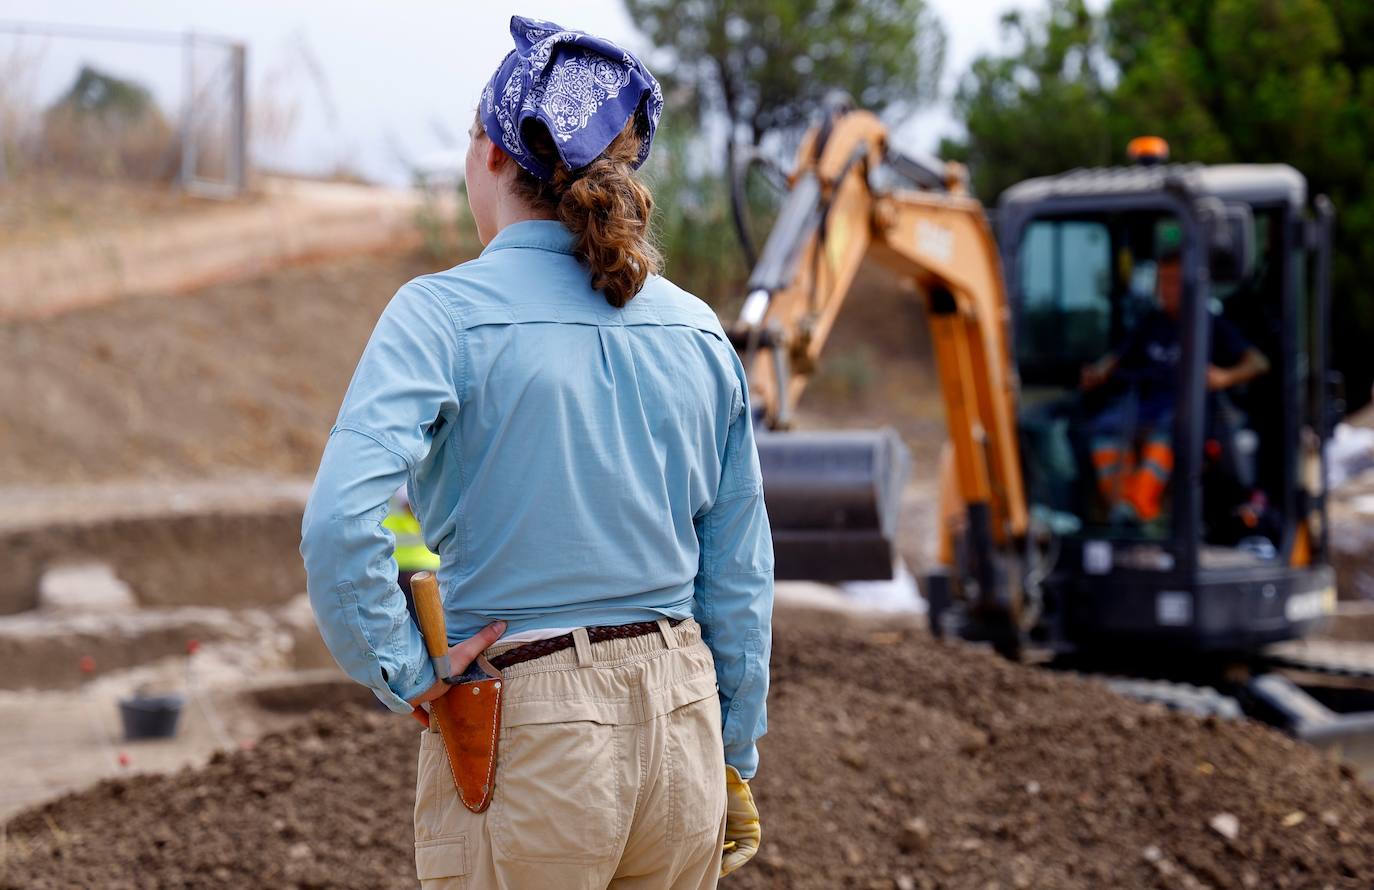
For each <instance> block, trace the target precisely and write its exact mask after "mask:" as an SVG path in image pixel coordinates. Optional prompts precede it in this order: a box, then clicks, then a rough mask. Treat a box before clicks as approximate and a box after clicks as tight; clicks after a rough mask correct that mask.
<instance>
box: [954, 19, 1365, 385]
mask: <svg viewBox="0 0 1374 890" xmlns="http://www.w3.org/2000/svg"><path fill="white" fill-rule="evenodd" d="M1010 22H1011V25H1010V27H1011V28H1012V36H1013V40H1012V42H1011V45H1010V47H1009V49H1008V50H1007V51H1006V52H1003V53H999V54H994V55H991V56H985V57H982V58H980V59H978V60H977V61H975V62H974V64H973V67H972V69H971V70H970V71H969V73H968V74H966V75H965V77H964V78H963V82H962V84H961V86H960V89H959V93H958V96H957V100H956V107H957V111H958V114H959V116H960V117H961V119H962V120H963V122H964V125H965V129H966V133H965V136H964V137H963V138H962V139H960V140H956V141H951V142H949V143H948V144H947V148H948V149H949V150H950V151H951V152H952V153H954V154H956V155H957V156H961V157H965V158H967V159H968V161H969V163H970V165H971V167H972V168H973V175H974V183H975V186H976V187H977V188H978V191H979V194H980V195H981V197H983V199H984V200H985V201H989V202H991V201H994V200H995V199H996V198H997V195H998V194H999V193H1000V192H1001V190H1002V189H1004V188H1005V187H1006V186H1008V185H1010V184H1011V183H1013V182H1016V181H1018V180H1020V179H1024V178H1026V177H1028V176H1036V175H1043V174H1048V173H1056V172H1060V171H1062V170H1065V169H1068V168H1070V167H1074V166H1082V165H1100V164H1105V163H1119V162H1122V161H1124V160H1125V159H1124V157H1123V150H1124V147H1125V144H1126V140H1127V138H1128V137H1129V136H1130V135H1133V134H1140V133H1153V134H1157V135H1160V136H1163V137H1164V138H1165V139H1167V140H1168V141H1169V143H1170V145H1171V147H1172V149H1173V156H1174V158H1175V159H1176V160H1189V161H1202V162H1206V163H1225V162H1239V163H1267V162H1283V163H1288V164H1292V165H1293V166H1294V167H1296V168H1297V169H1299V170H1300V171H1302V172H1303V173H1304V174H1305V175H1306V176H1307V179H1308V183H1309V188H1310V190H1311V191H1312V193H1314V194H1315V193H1319V192H1320V193H1325V194H1327V195H1329V196H1330V197H1331V198H1332V200H1333V201H1334V202H1335V204H1336V208H1337V243H1336V257H1335V263H1334V270H1333V272H1334V284H1333V290H1334V293H1335V299H1334V304H1335V305H1334V319H1333V326H1332V329H1333V331H1334V332H1335V341H1334V346H1335V359H1336V362H1337V364H1338V366H1340V367H1341V368H1342V369H1343V370H1344V371H1345V372H1346V376H1347V378H1348V379H1349V381H1350V382H1351V396H1352V401H1353V402H1357V403H1362V402H1363V401H1364V400H1365V398H1367V396H1368V392H1369V385H1370V381H1371V380H1374V356H1371V355H1370V352H1369V350H1368V348H1367V345H1366V344H1367V343H1369V342H1370V339H1371V338H1374V288H1372V287H1371V286H1370V285H1369V284H1368V283H1367V279H1368V276H1367V275H1365V274H1363V270H1365V269H1368V268H1370V267H1371V264H1374V168H1372V167H1371V166H1370V165H1369V164H1368V163H1367V162H1366V158H1367V157H1368V156H1369V154H1370V153H1371V150H1374V4H1370V3H1368V2H1367V0H1113V2H1112V3H1111V4H1110V6H1109V7H1108V8H1107V10H1106V12H1105V13H1104V14H1103V15H1102V16H1100V17H1099V16H1094V15H1093V14H1091V13H1090V12H1089V11H1088V10H1086V8H1085V7H1084V5H1083V3H1082V2H1081V0H1051V2H1050V4H1049V11H1048V13H1047V14H1046V16H1045V17H1044V18H1042V19H1037V20H1032V21H1031V22H1030V23H1029V24H1027V23H1026V22H1025V21H1023V20H1022V19H1019V18H1016V17H1012V18H1011V19H1010ZM1082 60H1086V62H1084V61H1082Z"/></svg>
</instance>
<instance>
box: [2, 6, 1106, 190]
mask: <svg viewBox="0 0 1374 890" xmlns="http://www.w3.org/2000/svg"><path fill="white" fill-rule="evenodd" d="M931 4H932V6H933V7H934V8H935V10H936V12H937V13H938V15H939V16H940V18H941V20H942V21H943V22H944V25H945V28H946V31H947V34H948V48H947V58H946V65H945V77H944V83H943V85H942V88H943V93H944V94H945V96H946V97H947V96H948V95H949V94H950V93H952V91H953V88H954V85H955V83H956V80H957V78H958V76H959V75H961V74H962V73H963V72H964V71H965V70H966V69H967V67H968V63H969V62H970V61H971V60H972V58H973V57H974V56H975V55H977V54H978V53H980V52H986V51H988V50H991V49H994V48H996V47H997V46H998V45H999V40H1000V29H999V28H998V19H999V17H1000V15H1001V13H1002V12H1003V11H1005V10H1006V9H1008V8H1010V7H1013V6H1022V7H1025V6H1030V7H1032V8H1036V7H1038V6H1039V3H1038V2H1034V0H1032V2H1029V3H1028V2H1027V0H931ZM1089 5H1090V6H1093V7H1094V8H1100V7H1101V6H1102V5H1103V0H1092V2H1090V4H1089ZM515 11H518V12H519V13H520V14H522V15H528V16H533V17H536V18H548V19H553V20H554V21H557V22H559V23H560V24H563V25H566V26H568V27H574V28H580V29H583V30H588V31H594V32H598V33H601V34H604V35H605V36H607V37H609V38H611V39H613V40H617V41H622V42H624V43H625V44H626V45H627V46H629V47H630V48H631V49H634V50H636V51H643V50H646V49H647V48H648V45H647V41H646V40H645V39H644V38H643V36H642V35H640V34H639V33H638V32H637V31H636V30H635V27H634V23H633V22H632V21H631V20H630V18H629V16H628V15H627V14H626V12H625V10H624V7H623V6H622V4H621V3H620V0H583V2H577V3H569V2H566V0H564V2H553V0H522V2H520V3H518V4H507V3H501V2H480V0H386V2H384V0H270V2H268V0H196V2H180V0H118V2H110V0H46V2H43V3H34V2H33V0H0V23H4V25H8V24H11V23H14V22H31V23H37V22H45V23H67V24H80V25H87V26H92V25H94V26H109V27H119V28H135V29H155V30H159V31H171V32H176V31H183V30H186V29H195V30H199V31H204V32H207V33H213V34H219V35H224V36H228V37H233V38H235V39H239V40H243V41H245V42H246V43H247V44H248V47H249V56H250V62H249V66H250V75H249V85H250V90H251V91H253V93H254V103H255V106H257V103H259V102H261V101H262V100H263V99H264V98H266V97H267V96H269V95H270V96H272V97H273V98H272V99H271V101H270V102H268V103H267V104H265V105H262V106H260V108H259V112H260V113H259V119H260V123H259V126H258V127H257V128H256V131H255V132H254V133H253V146H252V153H253V157H254V160H255V161H257V162H259V163H262V164H264V165H267V166H270V167H273V168H277V169H282V170H289V171H294V172H302V173H311V174H324V173H330V172H333V171H335V170H336V169H339V168H344V169H350V170H354V171H357V172H359V173H361V174H363V175H364V176H366V177H368V178H370V179H374V180H378V181H383V182H388V183H391V184H396V185H402V184H405V183H406V182H407V181H408V179H409V173H408V170H409V167H410V165H411V164H412V163H415V162H421V163H425V162H431V161H434V160H436V159H438V158H441V157H442V156H443V155H444V154H445V149H446V148H447V150H448V151H451V152H457V153H459V155H458V156H459V157H461V152H462V151H463V150H464V149H465V148H466V135H465V131H466V129H467V126H468V124H469V122H470V121H471V119H472V111H473V109H474V108H475V107H476V102H477V95H478V93H479V92H480V91H481V88H482V85H483V84H484V83H485V82H486V79H487V77H489V76H490V74H491V71H492V69H493V68H494V67H495V66H496V64H497V62H499V61H500V59H501V57H502V56H503V55H504V54H505V52H506V51H507V50H508V49H509V48H510V45H511V41H510V37H509V34H508V31H507V27H508V25H507V22H508V19H509V16H510V14H511V13H512V12H515ZM0 27H3V26H0ZM196 60H197V64H199V65H200V66H201V71H202V72H204V71H206V70H209V69H211V68H212V67H213V66H214V64H215V61H216V58H215V53H214V52H213V51H201V52H199V53H198V54H197V56H196ZM86 61H88V62H90V63H92V64H94V65H96V66H97V67H101V68H104V69H107V70H109V71H111V72H112V73H115V74H119V75H121V76H129V77H133V78H135V79H138V80H140V81H142V82H144V83H145V84H147V85H149V86H150V87H152V88H153V89H154V91H155V92H156V93H157V95H158V98H159V100H160V101H161V102H162V104H163V105H164V107H166V108H176V107H178V106H179V105H180V102H181V95H180V93H181V89H182V87H181V84H182V83H183V81H184V78H183V77H182V73H183V70H184V67H185V66H184V55H183V53H182V52H181V50H180V48H179V47H178V46H176V45H175V44H167V45H140V44H120V43H110V42H107V41H102V40H85V39H74V38H67V37H63V38H46V37H40V36H37V35H33V34H30V35H26V36H23V37H18V38H17V37H15V36H14V35H13V34H12V33H6V32H4V31H0V78H5V79H6V81H7V83H8V84H9V85H10V88H11V89H13V88H16V87H18V88H19V89H20V90H21V91H23V92H26V93H28V94H29V95H30V96H31V97H32V98H33V99H35V100H37V101H38V102H40V103H43V104H46V103H48V102H51V101H52V98H53V97H54V96H56V95H58V94H60V92H61V91H62V90H63V89H64V88H66V87H67V86H69V85H70V83H71V82H72V80H73V79H74V78H75V76H76V72H77V71H78V70H79V68H80V65H81V63H82V62H86ZM20 68H22V69H23V70H24V72H25V76H24V77H23V78H19V77H17V70H18V69H20ZM955 129H956V128H955V125H954V122H953V120H952V118H951V117H950V114H949V110H948V107H947V104H946V103H945V102H943V101H942V102H941V103H940V104H938V105H936V106H933V107H930V108H928V109H926V110H924V111H922V112H919V113H918V114H917V115H916V116H915V117H914V118H912V119H911V120H909V121H907V122H906V123H905V125H904V126H902V127H901V128H900V130H899V140H900V141H901V143H902V144H903V145H906V146H907V147H909V148H912V149H919V150H923V151H933V150H934V149H935V147H936V146H937V145H938V143H939V138H940V136H942V135H948V134H951V133H953V132H955Z"/></svg>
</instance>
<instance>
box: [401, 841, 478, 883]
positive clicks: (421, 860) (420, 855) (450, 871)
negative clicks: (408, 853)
mask: <svg viewBox="0 0 1374 890" xmlns="http://www.w3.org/2000/svg"><path fill="white" fill-rule="evenodd" d="M415 873H416V877H418V878H419V879H420V880H422V881H428V880H430V879H432V878H456V877H459V876H461V875H466V874H471V873H472V869H471V868H469V866H468V838H467V835H465V834H463V835H458V836H456V837H437V838H435V839H434V840H430V841H419V842H417V843H416V844H415Z"/></svg>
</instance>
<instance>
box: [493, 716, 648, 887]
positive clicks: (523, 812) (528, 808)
mask: <svg viewBox="0 0 1374 890" xmlns="http://www.w3.org/2000/svg"><path fill="white" fill-rule="evenodd" d="M616 729H617V727H615V726H610V725H606V724H601V723H594V722H591V721H586V720H579V721H571V722H563V723H529V724H522V725H518V726H508V727H507V728H506V736H505V738H504V739H502V742H501V745H502V748H501V765H500V767H499V768H498V769H497V771H496V793H495V794H494V796H493V797H492V803H491V809H489V810H488V811H487V812H488V816H489V818H490V826H491V837H492V840H493V841H494V842H495V844H496V847H497V849H498V850H500V851H501V853H502V854H503V855H505V856H507V857H509V858H511V859H515V860H520V861H524V862H546V863H563V864H584V865H592V864H597V863H600V862H603V861H604V860H605V859H606V858H607V857H608V856H611V855H612V854H614V853H615V852H616V851H617V850H619V849H620V846H621V841H622V837H621V835H622V834H623V833H624V829H625V823H624V820H625V812H624V809H623V808H622V807H621V801H620V796H621V794H620V769H619V766H620V759H621V751H620V735H619V734H618V733H617V732H616Z"/></svg>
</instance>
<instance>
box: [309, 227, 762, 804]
mask: <svg viewBox="0 0 1374 890" xmlns="http://www.w3.org/2000/svg"><path fill="white" fill-rule="evenodd" d="M571 244H572V234H571V233H570V232H569V231H568V230H567V229H566V228H564V227H563V226H562V224H560V223H558V222H556V221H552V220H530V221H525V222H520V223H516V224H514V225H511V226H508V227H506V228H505V229H503V230H502V231H501V232H500V233H499V234H498V235H497V236H496V237H495V238H493V239H492V241H491V243H490V244H489V245H487V248H486V249H485V250H484V251H482V254H481V255H480V256H479V257H478V258H476V259H474V260H472V261H470V262H467V263H463V264H462V265H460V266H457V267H455V268H453V269H450V270H448V271H446V272H439V273H436V274H433V275H425V276H421V277H420V278H417V279H415V280H413V281H411V282H409V283H408V284H406V285H405V286H403V287H402V288H401V289H400V291H398V292H397V294H396V296H395V297H394V298H393V299H392V300H391V302H390V303H389V304H388V305H387V307H386V309H385V310H384V311H383V313H382V316H381V318H380V319H379V320H378V322H377V326H376V329H375V330H374V331H373V333H372V337H371V339H370V340H369V341H368V344H367V348H366V349H365V350H364V352H363V355H362V358H361V359H360V360H359V362H358V367H357V370H356V371H355V372H354V375H353V381H352V383H351V384H350V385H349V387H348V392H347V393H346V395H345V396H344V401H343V406H342V408H341V409H340V411H339V417H338V421H337V422H336V423H335V425H334V428H333V430H332V431H331V432H330V436H329V441H328V443H327V444H326V446H325V450H324V456H323V458H322V460H321V462H320V469H319V473H318V475H317V476H316V479H315V485H314V488H313V490H312V491H311V495H310V500H309V503H308V505H307V507H306V511H305V518H304V521H303V523H302V531H301V537H302V540H301V554H302V556H303V557H304V558H305V566H306V572H307V576H308V586H309V590H310V602H311V605H312V606H313V608H314V610H315V616H316V619H317V621H318V623H319V625H320V630H321V632H322V634H323V636H324V640H325V643H326V644H327V645H328V646H329V649H330V651H331V652H332V653H333V655H334V657H335V659H336V660H337V661H338V662H339V665H340V666H341V667H342V668H343V669H344V670H345V671H346V672H347V673H348V674H349V675H350V676H352V677H353V678H354V679H356V680H358V681H359V682H361V683H364V684H366V685H367V686H370V687H371V688H372V689H373V690H374V691H375V692H376V693H377V696H378V697H379V698H380V699H381V700H382V701H383V702H385V703H386V704H387V706H388V707H390V708H391V709H392V710H394V711H398V712H408V711H409V710H410V705H409V704H407V699H410V698H414V697H415V696H418V695H419V694H420V693H422V692H424V691H425V690H426V689H428V688H429V686H430V685H432V684H433V683H434V682H435V674H434V669H433V667H432V666H431V663H430V661H429V658H428V657H427V656H426V653H425V648H424V642H423V640H422V638H421V636H420V632H419V629H418V628H417V627H416V626H415V624H414V623H413V622H412V621H411V619H410V616H409V613H408V612H407V610H406V606H405V600H404V597H403V594H402V593H401V590H400V588H399V587H398V585H397V583H396V562H395V560H394V558H393V556H392V551H393V546H394V537H393V535H392V534H391V532H390V531H388V530H387V529H385V528H383V527H382V525H381V523H382V520H384V519H385V518H386V514H387V501H388V498H389V496H390V495H391V493H392V492H393V491H395V490H396V488H398V487H399V486H400V485H401V484H403V483H406V484H408V486H409V494H410V499H411V503H412V505H413V508H414V510H415V514H416V517H417V518H418V519H419V520H420V524H421V526H422V527H423V529H424V537H425V542H426V544H427V545H428V546H429V548H430V549H431V550H433V551H434V552H436V553H438V554H439V555H440V557H441V558H442V560H443V564H442V567H441V568H440V571H439V582H440V588H441V590H442V591H443V598H444V609H445V617H446V618H447V621H448V633H449V641H450V643H456V642H458V641H460V640H463V639H466V638H467V637H470V636H472V635H473V634H475V633H476V632H477V631H478V630H480V629H481V628H482V627H484V626H485V625H486V624H488V623H489V622H491V621H495V620H498V619H499V620H504V621H505V622H507V632H508V633H517V632H519V631H523V630H528V629H533V628H544V627H573V626H579V625H585V626H593V625H604V624H624V623H627V622H632V621H645V620H653V619H656V618H659V617H662V616H666V617H668V618H685V617H687V616H689V615H690V616H694V617H695V618H696V620H697V621H698V622H700V623H701V625H702V627H703V636H704V638H705V641H706V643H707V645H708V646H709V647H710V648H711V651H712V653H713V655H714V657H715V663H716V674H717V681H718V685H719V690H720V703H721V709H722V710H721V714H722V724H723V732H724V745H725V759H726V762H727V763H729V764H731V765H732V766H734V767H735V768H737V769H738V770H739V771H740V774H741V775H742V776H744V777H745V778H749V777H751V776H753V775H754V772H755V770H756V768H757V765H758V752H757V748H756V746H755V743H756V741H757V739H758V738H759V737H760V736H761V735H763V733H764V730H765V728H766V725H767V718H766V712H765V696H766V694H767V689H768V658H769V652H770V649H771V641H772V635H771V618H772V607H773V543H772V536H771V532H770V529H769V524H768V515H767V513H766V512H765V510H764V502H763V490H762V480H761V475H760V470H759V462H758V452H757V450H756V448H755V443H754V433H753V429H752V424H751V422H750V411H749V389H748V386H747V385H746V383H745V380H744V368H743V366H742V364H741V362H740V360H739V357H738V356H737V355H736V353H735V350H734V348H733V347H732V346H731V345H730V343H729V342H728V341H727V340H726V338H725V334H724V331H723V330H722V328H721V325H720V321H719V320H718V319H717V318H716V315H715V313H714V312H712V311H711V309H710V307H708V306H707V305H706V304H705V303H703V302H702V301H701V300H699V299H697V298H696V297H694V296H692V295H691V294H688V293H686V292H685V291H683V290H681V289H679V288H677V287H676V286H674V285H673V284H672V283H670V282H669V281H667V280H666V279H664V278H662V277H658V276H652V277H650V278H649V280H648V282H647V283H646V284H645V286H644V289H643V290H642V291H641V292H640V293H639V294H638V295H637V296H635V298H634V299H633V300H631V301H630V303H629V304H628V305H627V306H626V307H625V308H623V309H616V308H614V307H612V306H610V305H609V304H608V303H607V302H606V299H605V297H604V296H603V295H602V294H601V293H600V292H598V291H595V290H593V289H592V288H591V286H590V283H589V276H588V273H587V271H586V269H585V268H584V267H583V266H582V265H581V264H580V263H579V262H578V261H577V260H576V258H575V257H574V256H573V255H572V252H571Z"/></svg>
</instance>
